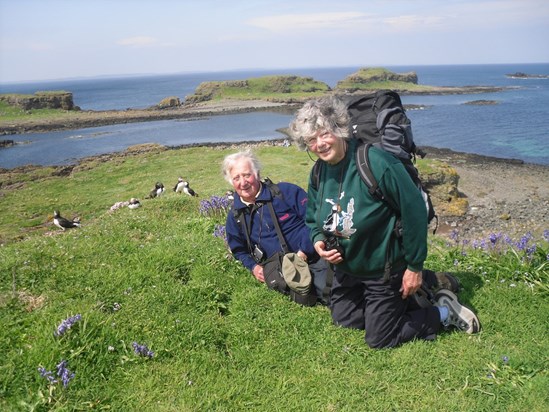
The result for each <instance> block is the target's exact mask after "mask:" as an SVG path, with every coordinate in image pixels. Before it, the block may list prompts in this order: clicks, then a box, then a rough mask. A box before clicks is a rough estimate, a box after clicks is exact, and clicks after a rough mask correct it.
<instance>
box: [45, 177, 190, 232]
mask: <svg viewBox="0 0 549 412" xmlns="http://www.w3.org/2000/svg"><path fill="white" fill-rule="evenodd" d="M164 191H165V188H164V185H163V184H162V182H156V183H155V185H154V188H153V189H152V190H151V191H150V192H149V194H148V195H147V196H146V197H145V199H153V198H155V197H160V196H162V194H163V193H164ZM173 191H174V192H175V193H185V194H186V195H189V196H192V197H198V194H197V193H196V192H195V191H194V190H193V189H191V187H190V186H189V182H187V181H186V180H183V178H181V177H180V178H178V179H177V183H176V184H175V186H174V188H173ZM119 204H120V205H123V206H128V208H130V209H137V208H138V207H140V206H141V203H140V202H139V200H138V199H136V198H135V197H132V198H131V199H130V201H129V202H119ZM111 210H113V209H112V208H111ZM53 224H54V225H55V226H57V227H58V228H60V229H61V230H63V231H64V230H66V229H70V228H74V227H80V218H78V217H76V218H74V219H72V220H69V219H66V218H64V217H62V216H61V214H60V213H59V211H58V210H54V212H53Z"/></svg>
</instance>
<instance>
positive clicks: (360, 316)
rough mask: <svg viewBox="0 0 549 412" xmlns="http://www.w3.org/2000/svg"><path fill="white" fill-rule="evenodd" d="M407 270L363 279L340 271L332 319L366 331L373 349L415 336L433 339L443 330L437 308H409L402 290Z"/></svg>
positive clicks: (368, 341)
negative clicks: (377, 277)
mask: <svg viewBox="0 0 549 412" xmlns="http://www.w3.org/2000/svg"><path fill="white" fill-rule="evenodd" d="M403 275H404V271H401V272H398V273H394V274H392V275H391V276H390V278H389V281H385V280H383V278H379V279H363V278H357V277H354V276H351V275H348V274H344V273H340V272H337V271H336V273H335V275H334V281H333V285H332V292H331V297H330V310H331V312H332V319H333V321H334V323H335V324H336V325H338V326H343V327H347V328H354V329H363V330H364V329H365V330H366V337H365V340H366V343H367V344H368V346H370V347H371V348H378V349H379V348H390V347H395V346H398V345H400V344H402V343H404V342H408V341H410V340H412V339H426V340H433V339H435V337H436V333H437V332H438V330H439V329H440V315H439V311H438V309H437V308H436V307H430V308H425V309H421V308H420V309H417V308H413V309H412V308H410V307H409V303H410V302H409V299H402V294H401V292H399V289H400V287H401V285H402V276H403Z"/></svg>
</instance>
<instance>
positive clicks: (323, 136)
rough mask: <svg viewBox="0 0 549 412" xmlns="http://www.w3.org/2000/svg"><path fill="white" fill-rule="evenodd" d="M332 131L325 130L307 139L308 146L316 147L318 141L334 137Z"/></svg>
mask: <svg viewBox="0 0 549 412" xmlns="http://www.w3.org/2000/svg"><path fill="white" fill-rule="evenodd" d="M332 136H333V135H332V133H330V132H328V131H326V132H323V133H321V134H319V135H318V136H314V137H311V138H309V139H307V140H306V141H305V144H306V145H307V146H308V147H315V146H316V145H317V142H318V140H322V141H324V142H325V141H326V140H328V139H330V138H331V137H332Z"/></svg>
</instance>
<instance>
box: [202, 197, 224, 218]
mask: <svg viewBox="0 0 549 412" xmlns="http://www.w3.org/2000/svg"><path fill="white" fill-rule="evenodd" d="M230 207H231V202H230V200H229V198H228V196H215V195H214V196H212V197H210V198H209V199H204V200H201V201H200V207H199V211H200V214H202V215H204V216H211V215H221V214H223V213H225V212H226V211H227V210H228V209H229V208H230Z"/></svg>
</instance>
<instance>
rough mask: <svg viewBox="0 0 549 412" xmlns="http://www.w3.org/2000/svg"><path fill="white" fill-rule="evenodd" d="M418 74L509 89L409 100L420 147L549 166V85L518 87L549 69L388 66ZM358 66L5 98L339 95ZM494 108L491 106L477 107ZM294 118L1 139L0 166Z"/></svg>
mask: <svg viewBox="0 0 549 412" xmlns="http://www.w3.org/2000/svg"><path fill="white" fill-rule="evenodd" d="M385 67H386V68H387V69H389V70H391V71H394V72H397V73H405V72H409V71H414V72H416V73H417V76H418V80H419V81H418V82H419V83H420V84H425V85H435V86H472V85H480V86H503V87H505V88H506V89H505V90H504V91H501V92H497V93H482V94H461V95H442V96H437V95H417V96H402V100H403V103H404V104H413V105H420V106H424V109H422V110H409V111H408V116H409V117H410V119H411V121H412V128H413V133H414V139H415V141H416V144H417V145H418V146H420V147H421V146H432V147H437V148H446V149H451V150H454V151H459V152H466V153H475V154H480V155H485V156H492V157H499V158H503V159H518V160H522V161H524V162H526V163H536V164H542V165H549V78H513V77H510V76H508V75H509V74H514V73H517V72H522V73H527V74H530V75H545V76H547V75H549V63H544V64H494V65H438V66H437V65H430V66H422V65H418V66H385ZM359 68H360V66H356V67H325V68H296V69H285V70H281V69H276V70H268V69H264V70H240V71H223V72H207V73H181V74H170V75H141V76H119V77H109V78H108V77H96V78H86V79H65V80H56V81H43V82H29V83H0V93H25V94H33V93H35V92H36V91H45V90H65V91H69V92H72V93H73V99H74V103H75V105H77V106H79V107H80V108H81V109H82V110H125V109H138V108H139V109H141V108H147V107H150V106H153V105H156V104H158V103H159V102H160V101H161V100H162V99H163V98H165V97H168V96H177V97H179V98H180V99H181V100H182V101H184V99H185V96H188V95H190V94H192V93H193V92H194V90H195V89H196V88H197V87H198V85H199V84H200V83H202V82H206V81H221V80H243V79H247V78H253V77H261V76H266V75H282V74H290V75H297V76H308V77H312V78H314V79H316V80H319V81H322V82H325V83H327V84H328V85H329V86H330V87H334V86H335V85H336V84H337V82H338V81H339V80H342V79H343V78H345V77H346V76H348V75H349V74H352V73H354V72H356V71H357V70H358V69H359ZM477 100H491V101H495V104H491V105H470V104H466V103H468V102H472V101H477ZM291 119H292V116H291V115H289V114H283V113H274V112H255V113H242V114H232V115H215V116H211V117H207V118H200V119H193V120H162V121H149V122H141V123H128V124H119V125H112V126H102V127H91V128H83V129H76V130H67V131H58V132H47V133H25V134H18V135H7V136H0V140H2V139H10V140H14V141H15V142H16V143H17V144H16V145H14V146H11V147H7V148H2V149H0V167H2V168H7V169H10V168H15V167H18V166H23V165H29V164H32V165H44V166H46V165H68V164H74V163H77V162H78V160H79V159H81V158H83V157H88V156H93V155H99V154H105V153H112V152H119V151H123V150H125V149H126V148H127V147H129V146H133V145H136V144H141V143H158V144H162V145H165V146H170V147H179V146H185V145H190V144H207V143H221V142H242V141H260V140H277V139H282V138H284V137H285V136H284V135H283V134H282V133H281V132H279V131H278V130H279V129H281V128H285V127H287V126H288V124H289V122H290V121H291Z"/></svg>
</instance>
